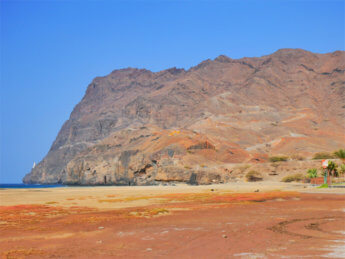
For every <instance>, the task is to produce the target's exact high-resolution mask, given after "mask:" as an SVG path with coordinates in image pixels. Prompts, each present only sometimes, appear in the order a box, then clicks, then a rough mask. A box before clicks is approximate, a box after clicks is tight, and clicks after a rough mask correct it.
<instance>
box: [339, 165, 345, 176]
mask: <svg viewBox="0 0 345 259" xmlns="http://www.w3.org/2000/svg"><path fill="white" fill-rule="evenodd" d="M339 174H341V175H344V174H345V164H341V165H340V168H339Z"/></svg>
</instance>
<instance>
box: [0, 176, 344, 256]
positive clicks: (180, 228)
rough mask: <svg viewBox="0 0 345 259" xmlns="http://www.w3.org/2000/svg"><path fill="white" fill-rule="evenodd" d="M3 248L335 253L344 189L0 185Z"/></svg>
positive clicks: (18, 251)
mask: <svg viewBox="0 0 345 259" xmlns="http://www.w3.org/2000/svg"><path fill="white" fill-rule="evenodd" d="M0 205H1V206H0V232H1V237H0V251H1V255H2V256H3V258H55V257H57V258H71V257H72V258H112V257H120V258H123V257H129V258H143V257H144V258H152V257H163V256H164V257H169V258H195V257H200V258H281V257H285V258H297V257H304V256H307V257H312V258H323V257H329V258H337V257H339V258H341V257H343V256H344V255H345V254H344V250H342V246H341V245H342V244H343V243H342V242H344V231H345V223H344V222H345V190H344V189H338V188H337V189H335V188H334V189H318V188H315V187H312V186H310V185H305V184H298V183H277V182H260V183H245V182H243V183H231V184H222V185H203V186H187V185H177V186H140V187H116V186H105V187H63V188H48V189H1V190H0Z"/></svg>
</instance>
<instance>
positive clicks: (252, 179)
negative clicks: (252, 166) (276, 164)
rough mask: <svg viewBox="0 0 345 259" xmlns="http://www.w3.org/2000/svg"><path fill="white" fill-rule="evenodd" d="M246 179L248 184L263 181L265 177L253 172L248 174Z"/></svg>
mask: <svg viewBox="0 0 345 259" xmlns="http://www.w3.org/2000/svg"><path fill="white" fill-rule="evenodd" d="M246 179H247V181H248V182H257V181H262V179H263V177H262V175H261V174H260V173H259V172H257V171H254V170H251V171H250V172H248V173H247V174H246Z"/></svg>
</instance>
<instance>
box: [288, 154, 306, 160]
mask: <svg viewBox="0 0 345 259" xmlns="http://www.w3.org/2000/svg"><path fill="white" fill-rule="evenodd" d="M290 158H291V159H292V160H299V161H303V160H305V157H303V156H301V155H298V154H294V155H291V156H290Z"/></svg>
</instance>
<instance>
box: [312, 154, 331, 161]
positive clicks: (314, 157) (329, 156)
mask: <svg viewBox="0 0 345 259" xmlns="http://www.w3.org/2000/svg"><path fill="white" fill-rule="evenodd" d="M332 158H334V155H332V154H331V153H328V152H319V153H315V154H314V156H313V159H315V160H316V159H332Z"/></svg>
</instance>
